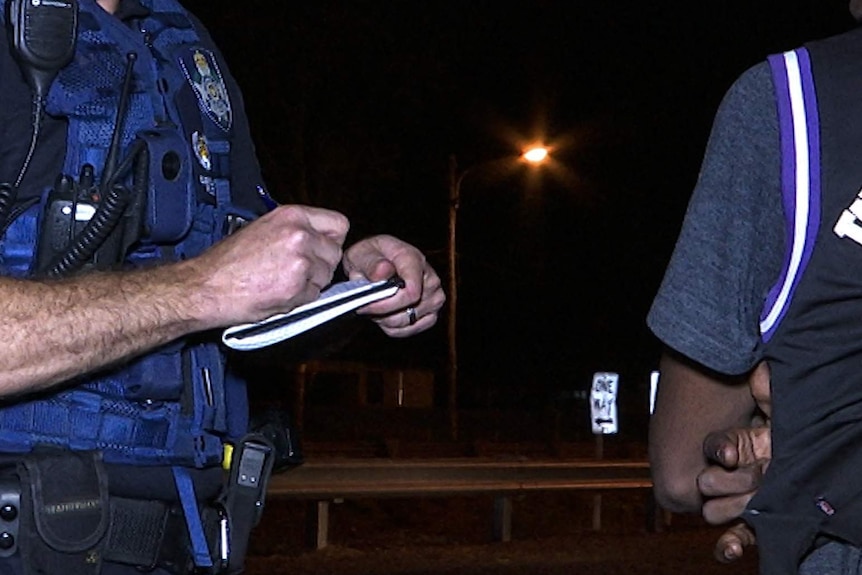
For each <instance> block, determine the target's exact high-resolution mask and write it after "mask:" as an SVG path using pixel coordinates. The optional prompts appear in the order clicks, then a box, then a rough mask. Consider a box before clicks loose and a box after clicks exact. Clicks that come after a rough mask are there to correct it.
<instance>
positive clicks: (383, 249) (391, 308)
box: [343, 235, 446, 337]
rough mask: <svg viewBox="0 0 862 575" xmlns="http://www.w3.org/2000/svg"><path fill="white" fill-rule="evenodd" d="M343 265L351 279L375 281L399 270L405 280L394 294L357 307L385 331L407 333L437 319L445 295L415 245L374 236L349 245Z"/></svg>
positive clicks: (435, 321)
mask: <svg viewBox="0 0 862 575" xmlns="http://www.w3.org/2000/svg"><path fill="white" fill-rule="evenodd" d="M343 266H344V271H345V272H346V273H347V275H348V277H349V278H350V279H357V278H367V279H369V280H372V281H377V280H383V279H387V278H389V277H391V276H392V275H394V274H398V275H399V276H400V277H401V278H402V279H403V280H404V283H405V285H404V288H402V289H400V290H398V292H396V294H395V295H394V296H392V297H390V298H386V299H383V300H380V301H377V302H375V303H373V304H369V305H367V306H365V307H363V308H361V309H360V310H359V313H362V314H367V315H369V316H371V317H372V319H373V320H374V321H375V322H376V323H377V324H378V325H379V326H380V328H381V329H382V330H383V331H384V333H386V334H387V335H389V336H392V337H407V336H410V335H413V334H415V333H418V332H420V331H424V330H426V329H428V328H430V327H431V326H433V325H434V324H435V323H437V314H438V312H439V311H440V308H441V307H443V303H444V302H445V301H446V296H445V294H444V293H443V287H442V284H441V282H440V278H439V277H438V276H437V272H435V271H434V269H433V268H432V267H431V266H430V265H428V262H427V261H425V256H424V255H422V252H420V251H419V250H418V249H416V248H415V247H413V246H411V245H410V244H408V243H406V242H403V241H401V240H399V239H398V238H394V237H392V236H386V235H381V236H373V237H370V238H367V239H364V240H362V241H359V242H357V243H356V244H354V245H353V246H351V247H350V248H349V249H348V250H347V251H346V252H345V254H344V261H343ZM411 310H412V313H411ZM411 320H412V321H411Z"/></svg>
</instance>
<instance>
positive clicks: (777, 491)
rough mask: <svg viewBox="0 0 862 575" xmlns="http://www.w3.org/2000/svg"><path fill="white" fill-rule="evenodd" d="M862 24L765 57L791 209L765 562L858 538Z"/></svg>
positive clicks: (763, 498) (788, 568)
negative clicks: (830, 540) (825, 540)
mask: <svg viewBox="0 0 862 575" xmlns="http://www.w3.org/2000/svg"><path fill="white" fill-rule="evenodd" d="M860 52H862V29H857V30H854V31H852V32H850V33H847V34H844V35H841V36H837V37H834V38H830V39H827V40H823V41H818V42H813V43H811V44H809V45H807V46H806V47H805V48H801V49H798V50H794V51H790V52H787V53H784V54H778V55H774V56H772V57H770V58H769V63H770V65H771V68H772V72H773V82H774V86H775V92H776V97H777V110H778V118H779V132H780V134H781V158H782V174H781V177H782V189H783V198H784V208H785V216H786V218H787V231H788V233H787V254H786V257H785V266H784V269H783V272H782V274H781V276H780V278H779V280H778V282H777V283H776V285H775V287H774V288H773V289H772V291H771V292H770V294H769V296H768V298H767V301H766V305H765V307H764V311H763V314H762V316H761V324H760V327H761V333H762V334H763V356H764V358H765V359H766V360H767V361H768V362H769V365H770V370H771V380H772V384H771V386H772V461H771V462H770V465H769V468H768V471H767V473H766V474H765V476H764V481H763V484H762V485H761V487H760V489H759V491H758V493H757V494H756V495H755V497H754V498H753V499H752V500H751V501H750V503H749V505H748V507H747V509H746V511H745V514H744V516H743V517H744V518H745V519H746V521H748V522H749V523H751V524H752V525H753V526H754V528H755V530H756V532H757V543H758V549H759V555H760V572H761V573H762V574H763V575H767V574H769V575H777V574H790V573H797V572H798V566H799V563H800V561H801V560H802V558H803V557H804V555H805V553H806V552H807V551H809V550H811V549H812V547H813V546H815V545H817V544H818V543H819V541H820V540H821V539H820V538H821V537H823V536H826V537H829V538H834V539H838V540H840V541H846V542H849V543H852V544H855V545H860V544H862V483H860V481H859V473H860V472H862V447H860V446H862V370H860V365H862V363H860V362H862V191H860V188H862V162H860V161H859V157H860V154H862V121H860V118H862V98H860V97H859V94H862V61H860V60H859V58H858V54H859V53H860Z"/></svg>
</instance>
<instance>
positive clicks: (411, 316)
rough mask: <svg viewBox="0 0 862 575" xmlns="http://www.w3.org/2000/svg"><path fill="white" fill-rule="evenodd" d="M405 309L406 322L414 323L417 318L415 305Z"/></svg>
mask: <svg viewBox="0 0 862 575" xmlns="http://www.w3.org/2000/svg"><path fill="white" fill-rule="evenodd" d="M406 311H407V324H408V325H413V324H414V323H416V320H418V319H419V318H417V317H416V308H415V307H408V308H407V310H406Z"/></svg>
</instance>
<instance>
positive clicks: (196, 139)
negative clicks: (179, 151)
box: [192, 132, 213, 172]
mask: <svg viewBox="0 0 862 575" xmlns="http://www.w3.org/2000/svg"><path fill="white" fill-rule="evenodd" d="M192 150H194V152H195V157H196V158H197V159H198V163H199V164H200V165H201V167H202V168H203V169H204V170H206V171H208V172H209V171H210V170H211V169H212V167H213V163H212V159H211V158H210V149H209V146H208V145H207V137H206V136H204V135H203V134H201V133H200V132H193V133H192Z"/></svg>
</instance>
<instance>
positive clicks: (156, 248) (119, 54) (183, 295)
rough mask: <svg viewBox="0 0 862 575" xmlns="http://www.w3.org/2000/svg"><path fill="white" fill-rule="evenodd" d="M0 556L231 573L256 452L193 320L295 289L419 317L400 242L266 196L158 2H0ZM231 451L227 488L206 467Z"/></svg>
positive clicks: (213, 321) (386, 319) (413, 257)
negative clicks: (353, 284)
mask: <svg viewBox="0 0 862 575" xmlns="http://www.w3.org/2000/svg"><path fill="white" fill-rule="evenodd" d="M0 5H2V6H3V16H2V18H3V23H4V26H5V27H6V29H7V31H8V34H7V35H0V43H2V46H0V116H2V118H0V182H2V184H0V226H2V227H0V231H2V234H3V235H2V242H0V272H2V275H0V308H2V310H0V313H2V317H3V320H4V325H5V328H6V330H5V333H6V337H5V338H4V341H5V343H4V353H3V354H0V393H2V398H3V402H2V404H0V454H2V455H0V573H3V574H5V573H28V574H29V573H59V572H61V571H62V572H63V573H67V574H70V575H71V574H79V573H80V574H84V573H87V574H95V573H124V572H130V573H132V572H134V573H138V572H140V571H141V570H155V572H157V573H165V572H172V573H189V572H193V571H197V570H203V571H210V572H234V573H235V572H240V571H241V570H242V554H243V552H244V548H245V542H246V540H247V537H248V531H249V530H250V528H251V526H252V525H253V523H254V522H255V521H256V520H257V518H258V517H257V515H256V513H257V511H256V508H257V507H259V505H258V504H259V502H260V501H261V499H262V491H263V490H264V489H265V479H266V471H267V467H268V465H271V463H270V464H268V458H269V457H270V455H271V454H269V452H268V446H267V444H266V442H265V441H261V442H258V441H257V439H256V438H255V437H254V436H248V435H247V434H246V431H247V428H248V422H247V404H246V400H245V388H244V384H243V382H241V381H240V380H239V379H238V378H236V377H235V376H233V375H232V374H231V372H230V370H229V368H226V363H225V358H224V356H223V354H222V352H221V349H220V348H219V346H218V345H217V343H216V342H215V340H214V338H213V337H212V333H213V331H214V330H218V329H219V328H223V327H226V326H230V325H234V324H239V323H245V322H253V321H257V320H260V319H263V318H265V317H267V316H269V315H272V314H274V313H278V312H285V311H288V310H290V309H292V308H294V307H296V306H297V305H300V304H303V303H306V302H308V301H310V300H313V299H314V298H315V297H317V295H318V294H319V293H320V291H321V289H322V288H323V287H325V286H326V285H327V284H329V283H330V282H331V281H332V278H333V274H334V273H335V271H336V269H337V267H338V266H339V265H340V266H341V267H342V269H343V271H344V272H345V273H346V274H347V275H348V276H349V277H350V278H354V279H355V278H367V279H370V280H378V279H384V278H388V277H391V276H393V275H395V274H397V275H399V276H400V277H401V278H402V279H403V280H404V281H405V285H404V287H403V289H401V290H399V291H398V292H397V293H396V295H394V296H393V297H391V298H388V299H385V300H382V301H379V302H377V303H374V304H371V305H369V306H367V307H366V308H364V309H363V310H361V311H362V313H365V314H368V315H369V316H371V317H372V318H373V321H375V322H376V323H377V324H378V325H379V326H380V328H381V329H382V330H383V331H384V332H385V333H387V334H388V335H390V336H392V337H404V336H410V335H413V334H415V333H418V332H420V331H423V330H425V329H428V328H430V327H431V326H432V325H434V324H435V322H436V320H437V314H438V311H439V309H440V308H441V307H442V305H443V303H444V299H445V297H444V295H443V292H442V290H441V284H440V280H439V278H438V276H437V274H436V273H435V272H434V270H433V269H432V268H431V267H430V266H429V265H428V264H427V263H426V261H425V258H424V257H423V256H422V254H421V253H420V252H419V251H418V250H417V249H416V248H414V247H413V246H410V245H409V244H406V243H405V242H403V241H401V240H399V239H397V238H394V237H391V236H385V235H383V236H374V237H371V238H368V239H365V240H363V241H360V242H358V243H357V244H355V245H353V246H352V247H350V248H349V249H345V250H343V242H344V240H345V236H346V234H347V231H348V227H349V224H348V220H347V219H346V218H345V217H344V216H343V215H341V214H339V213H336V212H333V211H329V210H324V209H318V208H313V207H307V206H296V205H288V206H275V205H274V203H273V202H272V201H271V200H270V198H269V197H268V196H267V194H266V193H265V188H264V186H263V183H262V181H261V174H260V169H259V165H258V163H257V160H256V158H255V154H254V147H253V144H252V141H251V138H250V135H249V128H248V122H247V118H246V116H245V113H244V111H243V103H242V95H241V93H240V91H239V89H238V87H237V86H236V84H235V81H234V80H233V78H232V77H231V75H230V73H229V71H228V70H227V67H226V66H225V63H224V60H223V58H222V56H221V55H220V53H219V51H218V49H217V48H216V46H215V45H214V43H213V41H212V39H211V38H210V37H209V35H208V33H207V32H206V30H205V29H204V27H203V26H202V25H201V23H200V22H199V21H198V20H197V19H196V18H195V17H194V16H193V15H191V14H189V13H188V12H187V11H186V10H185V9H184V8H183V7H182V6H180V5H179V4H178V3H177V2H176V0H78V1H77V2H73V1H71V0H42V1H41V2H35V1H32V2H31V1H27V2H20V1H16V0H0ZM226 445H228V446H232V447H233V449H234V451H233V457H232V461H231V464H232V468H231V475H230V479H231V481H232V483H231V482H229V483H228V486H227V487H225V481H224V475H225V474H224V473H223V471H222V463H223V459H224V453H225V446H226Z"/></svg>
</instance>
